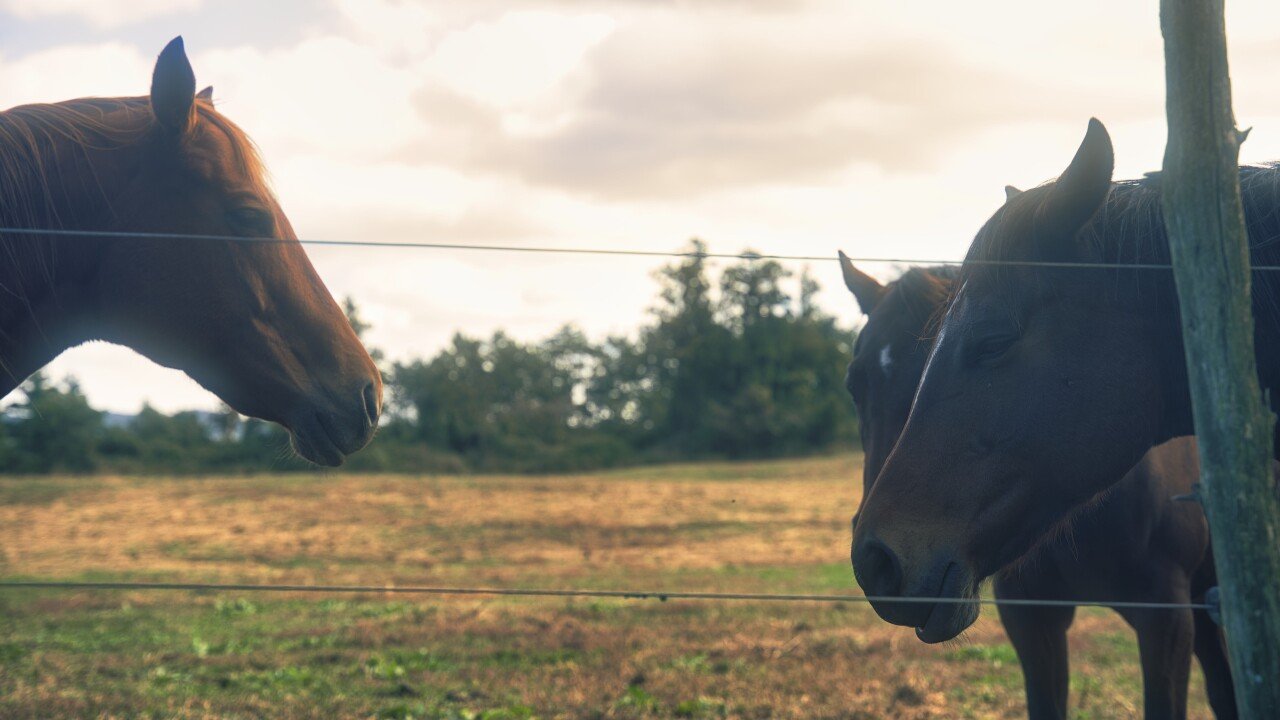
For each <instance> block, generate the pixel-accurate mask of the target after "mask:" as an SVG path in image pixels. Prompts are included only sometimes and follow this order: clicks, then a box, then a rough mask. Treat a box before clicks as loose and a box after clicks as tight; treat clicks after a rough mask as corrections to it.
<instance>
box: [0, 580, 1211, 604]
mask: <svg viewBox="0 0 1280 720" xmlns="http://www.w3.org/2000/svg"><path fill="white" fill-rule="evenodd" d="M6 588H8V589H28V590H34V589H39V590H96V591H104V590H148V591H152V590H188V591H197V592H272V593H291V592H292V593H342V594H353V595H354V594H381V593H385V594H392V595H435V596H442V597H450V596H452V597H466V596H488V597H499V596H507V597H553V598H591V599H605V598H610V599H621V600H658V601H661V602H666V601H668V600H710V601H732V600H742V601H754V602H790V603H872V602H886V603H889V602H893V603H910V604H931V605H936V604H944V605H969V604H973V603H978V604H981V605H1005V606H1026V607H1105V608H1112V609H1116V610H1124V609H1134V610H1210V609H1213V606H1211V605H1209V604H1207V603H1163V602H1139V601H1111V600H1048V599H1046V600H1041V599H1032V598H972V599H966V598H928V597H886V596H875V595H871V596H868V595H823V594H807V593H793V594H778V593H727V592H685V591H665V590H565V589H549V588H481V587H438V586H428V585H273V584H258V583H183V582H91V581H74V580H70V581H56V580H50V581H46V580H2V581H0V590H3V589H6Z"/></svg>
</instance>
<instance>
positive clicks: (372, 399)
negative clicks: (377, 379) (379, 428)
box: [361, 383, 378, 427]
mask: <svg viewBox="0 0 1280 720" xmlns="http://www.w3.org/2000/svg"><path fill="white" fill-rule="evenodd" d="M361 397H362V398H363V399H364V416H365V419H366V420H368V422H369V427H373V426H374V425H377V424H378V390H377V388H375V387H374V386H373V383H369V384H368V385H365V386H364V390H363V391H362V392H361Z"/></svg>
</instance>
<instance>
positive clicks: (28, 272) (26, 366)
mask: <svg viewBox="0 0 1280 720" xmlns="http://www.w3.org/2000/svg"><path fill="white" fill-rule="evenodd" d="M8 115H9V113H0V159H2V160H3V162H0V227H4V228H17V229H55V230H62V229H72V230H75V229H82V230H83V229H103V228H106V227H109V225H108V222H109V220H110V217H109V215H110V202H109V199H108V197H107V190H106V188H108V187H113V186H114V182H113V181H115V180H116V178H114V177H112V172H111V169H110V168H104V167H99V166H98V165H100V163H97V164H96V163H95V162H94V156H95V155H97V154H98V153H96V152H91V151H89V150H87V149H86V148H85V147H84V146H83V145H80V144H79V143H77V142H75V141H74V140H72V139H71V138H68V137H64V136H62V135H59V134H57V133H53V132H45V133H42V134H37V135H35V139H31V138H32V133H31V132H30V128H21V129H25V130H28V132H27V133H26V134H27V137H25V138H23V137H22V136H21V134H19V133H13V132H9V133H6V132H3V131H4V130H12V129H14V128H15V126H16V123H15V122H14V121H13V119H12V118H11V117H7V116H8ZM117 152H118V151H117ZM104 247H105V244H104V242H103V241H100V240H95V239H93V238H83V237H67V236H49V235H44V236H41V235H30V234H19V233H12V232H11V233H3V232H0V260H2V262H0V397H3V396H4V395H6V394H8V393H9V392H10V391H12V390H13V389H14V388H16V387H17V386H18V385H20V384H21V383H22V382H23V381H24V380H25V379H26V378H27V377H28V376H29V375H30V374H31V373H33V372H35V371H36V370H39V369H40V368H41V367H43V366H44V365H45V364H46V363H48V362H49V361H50V360H52V359H53V358H55V357H57V356H58V355H59V354H60V353H61V352H62V351H63V350H66V349H67V348H69V347H72V346H74V345H78V344H80V343H82V342H84V341H86V340H88V339H90V336H89V335H88V333H87V328H88V326H89V325H90V324H91V319H90V317H88V316H89V315H90V314H91V313H92V311H93V300H92V298H93V287H94V285H95V283H94V282H93V270H94V268H96V267H97V266H98V264H99V263H98V259H99V257H100V253H101V252H102V251H103V249H104Z"/></svg>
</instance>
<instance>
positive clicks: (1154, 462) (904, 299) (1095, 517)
mask: <svg viewBox="0 0 1280 720" xmlns="http://www.w3.org/2000/svg"><path fill="white" fill-rule="evenodd" d="M841 264H842V268H843V270H844V275H845V282H846V284H847V285H848V287H849V289H850V291H851V292H853V294H854V296H855V298H856V299H857V301H858V304H859V306H860V307H861V308H862V310H863V312H864V313H865V314H867V316H868V321H867V323H866V325H865V326H864V327H863V329H862V331H861V332H860V333H859V336H858V341H857V343H856V345H855V351H854V358H853V360H852V361H851V362H850V364H849V372H848V375H847V378H846V384H847V385H848V386H849V390H850V393H851V394H852V395H853V397H854V400H855V403H856V404H857V407H858V416H859V418H860V419H861V422H860V425H859V431H860V433H861V435H862V444H863V451H864V464H863V484H864V489H863V498H864V501H865V499H866V497H867V496H869V495H870V494H871V490H872V488H873V486H874V484H875V482H876V477H877V475H878V474H879V472H880V469H881V467H882V466H883V465H884V461H885V459H886V458H887V456H888V454H889V451H890V450H891V449H892V447H893V445H894V443H895V442H896V441H897V438H898V435H899V434H900V433H901V431H902V427H903V425H904V424H905V422H906V419H907V416H908V413H909V411H910V408H911V401H912V398H913V395H914V393H915V389H916V386H917V384H918V382H919V379H920V375H921V373H922V372H923V370H924V366H925V362H926V361H927V359H928V353H929V349H930V346H931V345H932V342H931V339H930V331H931V328H932V325H933V324H934V322H935V321H936V318H937V317H938V316H939V314H940V312H941V310H942V309H943V308H944V307H945V304H946V301H947V299H948V297H949V295H950V292H951V290H952V286H953V284H954V281H955V279H956V276H957V274H958V273H957V270H956V269H955V268H913V269H911V270H908V271H907V273H905V274H904V275H902V276H901V277H900V278H899V279H898V280H895V281H894V282H891V283H889V284H887V285H884V286H882V285H881V284H880V283H879V282H878V281H876V280H875V279H874V278H871V277H869V276H867V275H865V274H863V273H861V272H860V271H858V270H857V269H856V268H855V267H854V266H853V264H852V263H851V262H850V261H849V260H848V258H846V257H844V256H843V253H842V254H841ZM1198 468H1199V458H1198V457H1197V455H1196V449H1195V442H1194V440H1192V439H1191V438H1177V439H1174V440H1171V441H1169V442H1168V443H1165V444H1163V445H1160V446H1159V447H1156V448H1154V449H1153V450H1151V451H1150V452H1148V453H1147V454H1146V455H1145V456H1144V457H1143V458H1142V460H1141V461H1140V462H1139V463H1138V465H1137V466H1135V467H1134V468H1133V469H1132V470H1130V471H1129V473H1128V474H1126V475H1125V476H1124V478H1123V479H1121V480H1120V482H1118V483H1117V484H1116V485H1115V486H1114V487H1113V488H1112V489H1111V490H1110V491H1109V492H1107V493H1106V494H1105V496H1103V497H1100V498H1098V499H1097V500H1096V501H1095V502H1093V503H1092V504H1090V505H1089V506H1088V507H1086V508H1084V509H1081V510H1079V511H1077V512H1076V513H1075V515H1074V516H1073V518H1072V520H1071V523H1070V525H1069V526H1068V527H1065V528H1063V529H1062V530H1061V531H1060V532H1059V533H1058V534H1056V535H1053V536H1049V537H1045V538H1044V539H1042V540H1041V541H1040V542H1039V543H1038V544H1037V545H1036V547H1035V548H1034V549H1033V550H1031V551H1030V552H1029V553H1028V554H1027V555H1026V556H1025V557H1024V558H1023V559H1022V560H1021V562H1019V563H1018V564H1016V565H1014V566H1012V567H1009V568H1006V569H1004V570H1003V571H1001V572H1000V573H997V574H996V576H995V583H994V585H995V594H996V596H997V597H998V598H1012V599H1042V600H1044V599H1049V600H1079V601H1104V602H1114V601H1123V602H1133V601H1144V602H1168V603H1185V602H1187V601H1188V598H1190V597H1200V596H1202V595H1203V594H1204V592H1205V591H1206V590H1207V589H1208V588H1209V587H1211V586H1212V585H1214V584H1215V581H1216V578H1215V575H1214V569H1213V557H1212V555H1211V553H1210V550H1209V533H1208V526H1207V523H1206V521H1205V518H1204V513H1203V512H1202V511H1201V510H1200V508H1199V507H1198V506H1196V505H1194V504H1192V503H1179V502H1172V501H1171V498H1172V497H1174V496H1176V495H1181V494H1186V493H1190V492H1191V491H1192V489H1193V486H1194V484H1195V482H1196V481H1197V479H1198V475H1199V471H1198ZM854 522H855V525H856V524H857V520H856V519H855V521H854ZM1118 612H1120V614H1121V615H1122V616H1123V617H1124V618H1125V620H1126V621H1127V622H1128V623H1129V624H1130V625H1131V626H1133V627H1134V629H1135V630H1136V631H1137V634H1138V644H1139V648H1140V652H1141V656H1142V668H1143V689H1144V697H1145V700H1146V709H1147V713H1146V715H1147V717H1150V718H1157V717H1170V718H1176V717H1184V716H1185V714H1186V692H1187V674H1188V671H1189V669H1190V662H1191V654H1192V651H1193V648H1194V652H1195V654H1196V656H1197V657H1198V659H1199V660H1200V664H1201V667H1202V668H1203V669H1204V673H1205V677H1206V687H1207V690H1208V692H1209V696H1210V703H1211V704H1212V706H1213V708H1214V711H1215V713H1216V714H1217V716H1218V717H1220V718H1229V717H1235V716H1236V711H1235V704H1234V696H1233V694H1232V686H1231V675H1230V669H1229V667H1228V665H1227V660H1226V655H1225V652H1224V649H1223V645H1222V634H1221V631H1220V630H1219V629H1218V628H1217V626H1216V625H1214V624H1213V622H1212V621H1211V620H1210V619H1209V618H1208V616H1207V614H1206V613H1204V612H1203V611H1196V612H1195V613H1194V614H1193V613H1192V612H1191V611H1184V610H1179V611H1169V610H1143V609H1127V608H1126V609H1123V610H1119V611H1118ZM1000 618H1001V621H1002V622H1003V624H1004V626H1005V629H1006V631H1007V633H1008V635H1009V639H1010V641H1011V642H1012V644H1013V646H1014V648H1015V650H1016V651H1017V653H1018V659H1019V662H1020V663H1021V665H1022V669H1023V677H1024V680H1025V683H1026V694H1027V708H1028V713H1029V715H1030V717H1031V718H1033V719H1038V718H1066V717H1067V690H1068V679H1069V671H1068V657H1067V630H1068V628H1069V627H1070V625H1071V622H1072V620H1073V618H1074V608H1070V607H1043V606H1009V605H1004V606H1001V607H1000Z"/></svg>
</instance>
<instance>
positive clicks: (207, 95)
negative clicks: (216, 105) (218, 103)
mask: <svg viewBox="0 0 1280 720" xmlns="http://www.w3.org/2000/svg"><path fill="white" fill-rule="evenodd" d="M196 99H197V100H204V101H206V102H209V103H212V102H213V86H212V85H210V86H209V87H206V88H205V89H203V90H201V91H200V92H198V93H196Z"/></svg>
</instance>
